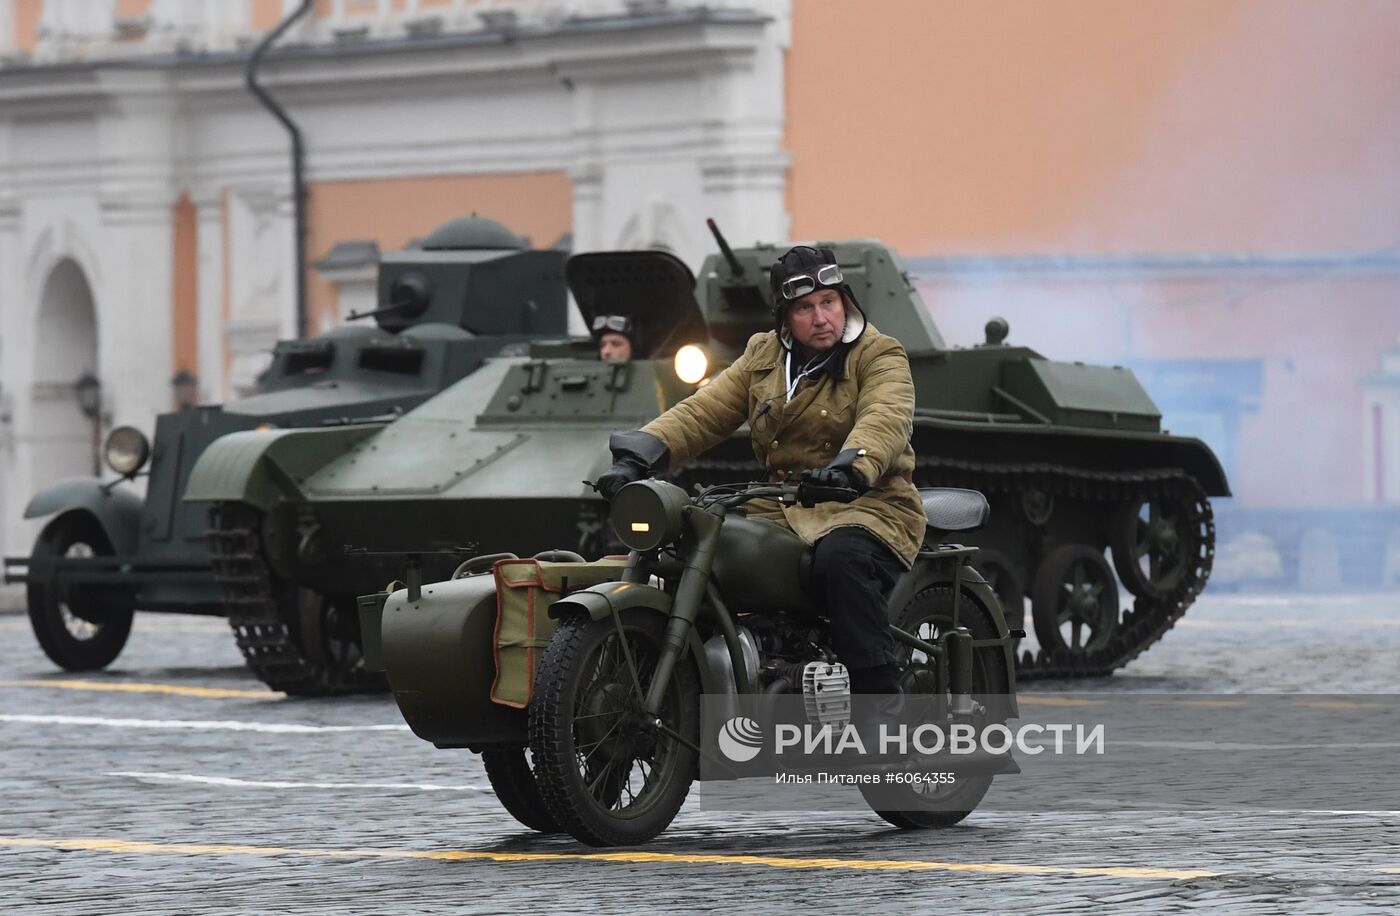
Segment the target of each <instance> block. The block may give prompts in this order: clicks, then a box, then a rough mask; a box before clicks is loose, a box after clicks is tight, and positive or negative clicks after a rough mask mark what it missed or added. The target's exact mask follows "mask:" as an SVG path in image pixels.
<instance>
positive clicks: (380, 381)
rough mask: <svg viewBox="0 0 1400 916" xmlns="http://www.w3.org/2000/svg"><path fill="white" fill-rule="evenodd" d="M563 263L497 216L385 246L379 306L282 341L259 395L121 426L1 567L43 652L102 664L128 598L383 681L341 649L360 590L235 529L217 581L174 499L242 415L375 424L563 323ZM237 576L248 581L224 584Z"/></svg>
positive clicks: (294, 664) (249, 421) (251, 658)
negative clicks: (19, 586)
mask: <svg viewBox="0 0 1400 916" xmlns="http://www.w3.org/2000/svg"><path fill="white" fill-rule="evenodd" d="M565 260H566V255H565V253H563V252H560V251H537V250H530V249H529V248H528V247H527V245H526V243H525V242H524V241H523V240H521V239H519V238H518V237H517V236H515V235H514V234H513V233H511V232H510V231H509V230H508V229H506V228H505V227H504V226H502V225H501V224H500V223H497V222H495V221H494V220H489V219H484V218H481V217H475V216H473V217H468V218H464V219H460V220H454V221H452V222H449V223H446V224H444V225H443V226H441V227H439V228H438V229H437V230H436V231H434V232H433V233H432V234H430V235H429V236H428V237H427V238H426V239H424V241H423V243H422V245H421V247H419V248H414V249H410V250H406V251H399V252H388V253H386V254H385V255H384V256H383V257H382V259H381V263H380V266H379V277H378V286H379V294H378V301H379V305H380V307H379V308H378V309H376V310H375V311H374V312H372V313H370V314H367V315H364V316H358V317H360V318H365V319H370V318H372V319H373V320H372V321H364V322H361V323H358V324H347V325H344V326H341V327H338V328H335V329H333V330H331V331H329V332H327V333H325V334H323V335H321V336H319V337H316V338H313V339H306V340H285V341H281V342H280V343H278V344H277V345H276V347H275V349H274V350H273V353H272V361H271V365H270V366H269V368H268V369H267V370H266V371H265V372H264V373H262V375H261V376H260V377H259V378H258V380H257V385H256V391H255V393H253V394H251V395H250V396H248V397H244V398H241V399H239V400H235V401H232V402H229V403H227V404H223V405H219V406H199V407H192V408H189V409H186V410H181V411H177V412H174V413H168V414H164V415H162V416H160V417H159V418H158V419H157V421H156V428H155V435H154V444H153V445H152V444H151V443H150V442H149V441H148V440H147V439H146V437H145V435H144V434H143V433H142V432H140V431H139V430H137V429H135V428H132V427H122V428H120V429H117V430H114V431H113V433H112V434H111V436H110V437H109V438H108V441H107V444H106V446H105V454H106V458H107V463H108V465H109V466H110V467H111V469H112V470H113V472H115V473H116V474H117V475H118V477H117V479H116V480H112V481H108V482H105V483H104V482H103V481H101V480H99V479H97V478H95V477H93V478H74V479H69V480H64V481H61V482H59V483H57V484H54V485H53V486H51V487H49V488H47V489H45V490H43V491H41V492H40V493H38V494H37V495H36V496H35V497H34V498H33V499H32V500H31V501H30V503H29V505H28V507H27V508H26V509H25V513H24V514H25V517H26V518H44V517H48V516H52V520H51V521H49V522H48V523H47V524H46V525H45V526H44V528H43V530H42V531H41V533H40V534H39V537H38V539H37V540H36V542H35V545H34V550H33V552H32V554H31V555H30V556H28V557H11V558H6V560H5V579H6V581H7V582H23V583H25V584H26V586H27V589H28V603H29V617H30V620H31V622H32V624H33V628H34V632H35V635H36V636H37V637H38V640H39V644H40V645H41V646H42V647H43V649H44V651H45V653H47V654H48V656H49V658H50V659H52V660H53V662H54V663H55V664H57V665H59V666H60V667H63V668H66V669H68V670H74V671H81V670H92V669H97V668H102V667H105V666H106V665H108V664H110V663H111V662H112V661H113V660H114V659H116V657H117V655H118V654H119V653H120V652H121V650H122V648H123V646H124V645H125V643H126V640H127V636H128V633H129V631H130V628H131V622H132V614H133V612H134V611H135V610H138V609H139V610H146V611H167V612H177V613H192V614H215V615H225V616H227V617H228V618H229V622H230V624H231V625H232V627H233V630H234V634H235V635H236V637H237V639H238V644H239V647H240V649H242V651H243V653H244V656H245V657H246V658H247V660H248V662H249V664H250V665H252V666H253V668H254V670H257V671H258V672H259V674H260V676H262V677H263V678H264V680H266V681H268V682H269V683H270V684H272V685H273V686H274V687H277V688H278V689H282V690H287V691H289V692H292V693H326V692H336V691H342V690H350V689H365V688H375V687H378V685H379V683H380V680H379V679H378V678H376V677H371V676H359V675H357V674H356V673H355V672H353V670H352V669H351V668H349V667H347V664H346V663H345V662H344V661H343V660H338V659H339V657H340V655H341V654H342V653H344V652H346V651H353V649H354V647H355V645H356V644H357V641H358V638H359V637H358V629H357V622H356V618H355V613H354V607H353V605H351V606H350V607H348V608H347V607H345V606H343V605H341V604H339V603H338V602H337V595H336V593H335V592H334V591H330V592H327V591H316V590H315V589H309V588H305V587H301V586H300V585H297V584H293V583H288V582H275V583H274V582H270V581H269V580H267V579H266V577H265V576H264V575H263V573H262V570H263V568H264V567H263V564H262V562H261V560H260V559H259V558H258V557H257V556H254V555H250V554H246V553H243V552H240V551H239V549H238V546H237V545H231V544H228V543H227V541H224V542H221V546H222V547H224V549H223V550H222V551H220V552H219V555H218V559H219V565H218V567H217V571H218V572H219V574H220V576H221V577H222V578H221V579H220V580H216V578H215V572H216V567H215V563H214V560H213V559H211V557H210V551H209V541H208V531H209V513H208V509H207V507H205V506H196V505H192V504H189V503H183V502H181V500H180V496H181V494H182V493H183V492H184V489H185V484H186V482H187V480H188V478H189V474H190V469H191V467H193V465H194V464H195V462H196V460H197V459H198V458H199V457H200V456H201V455H202V454H203V453H204V452H205V450H206V449H207V448H208V447H209V446H210V445H211V444H212V443H215V442H217V441H218V440H219V439H220V438H221V437H223V436H226V435H228V434H231V433H237V432H239V431H243V430H251V429H256V428H266V429H278V430H286V429H291V428H314V429H318V430H325V429H339V428H351V429H355V430H357V431H367V430H373V429H377V428H380V427H382V426H384V425H385V424H386V423H388V422H390V421H391V420H393V419H395V418H397V417H399V416H401V415H403V414H404V413H405V412H406V411H408V410H410V409H411V408H413V407H415V406H417V405H418V404H420V403H422V402H423V401H425V400H427V399H428V398H429V397H431V396H432V395H433V394H436V393H437V392H438V391H441V390H442V389H443V388H445V387H447V386H449V385H451V384H452V383H454V382H457V381H458V380H459V379H462V378H464V377H465V376H468V375H470V374H471V373H472V372H473V371H475V370H476V369H477V368H478V367H479V366H480V365H481V364H482V361H483V360H484V359H486V358H487V357H490V356H494V355H496V354H498V353H500V352H501V351H502V350H503V349H505V348H509V347H523V346H524V345H525V344H526V342H527V341H529V340H532V339H535V338H538V337H540V336H542V335H556V336H558V335H562V334H564V333H565V329H566V326H567V322H566V308H567V295H566V289H565V285H564V276H563V269H564V263H565ZM319 441H322V442H324V443H326V446H327V447H329V448H330V450H329V451H324V450H323V451H319V452H317V456H318V458H319V459H320V460H323V461H329V460H332V459H333V458H335V457H336V452H335V451H334V449H335V448H336V447H337V446H336V445H335V442H336V441H337V440H336V439H335V437H330V438H327V439H323V440H319ZM148 461H149V465H150V467H149V470H148V471H147V470H146V465H147V463H148ZM138 476H146V477H147V478H148V479H147V486H146V494H145V497H144V499H143V498H142V497H141V496H138V495H137V494H136V493H135V492H133V490H132V488H131V487H130V481H131V480H133V479H135V478H136V477H138ZM288 536H290V537H294V538H296V537H300V536H301V535H300V534H298V531H297V529H296V528H293V529H292V530H291V531H290V532H289V533H288ZM235 580H237V581H241V582H243V583H244V590H243V591H242V593H241V594H240V595H239V596H238V597H237V598H230V594H229V593H228V591H227V590H226V589H227V588H228V583H229V582H230V581H235Z"/></svg>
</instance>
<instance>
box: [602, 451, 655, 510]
mask: <svg viewBox="0 0 1400 916" xmlns="http://www.w3.org/2000/svg"><path fill="white" fill-rule="evenodd" d="M646 476H647V469H646V465H644V464H642V462H640V461H638V460H637V459H636V458H633V457H632V456H630V455H628V456H627V457H625V458H623V459H622V460H621V461H618V462H615V463H614V464H613V466H612V467H610V468H608V469H607V470H606V471H604V472H603V473H601V474H599V475H598V479H597V480H596V481H594V483H593V486H594V487H595V488H596V489H597V490H598V492H599V493H601V494H602V496H603V498H604V499H606V500H607V501H608V502H612V501H613V497H614V496H616V495H617V491H618V490H621V489H622V488H623V487H625V486H627V485H628V484H629V483H635V482H636V481H638V480H641V479H643V478H644V477H646Z"/></svg>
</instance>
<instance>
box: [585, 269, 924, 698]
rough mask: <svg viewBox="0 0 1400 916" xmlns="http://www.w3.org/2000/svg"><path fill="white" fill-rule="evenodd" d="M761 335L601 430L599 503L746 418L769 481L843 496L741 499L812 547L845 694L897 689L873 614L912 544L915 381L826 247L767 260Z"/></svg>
mask: <svg viewBox="0 0 1400 916" xmlns="http://www.w3.org/2000/svg"><path fill="white" fill-rule="evenodd" d="M770 283H771V285H772V289H773V302H774V308H773V319H774V321H773V330H771V331H765V332H763V333H760V334H755V335H754V336H753V337H751V338H750V339H749V343H748V346H747V347H746V348H745V350H744V353H743V355H742V356H740V357H739V358H738V359H737V360H736V361H735V362H734V363H733V364H732V365H731V366H729V368H727V369H725V370H724V371H723V372H721V373H720V374H719V375H717V376H716V377H715V378H714V380H713V381H711V382H710V383H709V384H708V385H706V386H705V387H703V388H701V389H699V390H698V391H696V392H695V393H694V394H692V395H691V396H690V397H688V398H686V399H685V400H683V401H681V402H680V403H678V404H677V405H676V406H674V407H672V408H671V409H670V410H668V411H666V412H665V413H664V414H662V415H661V416H660V417H658V418H657V419H655V420H653V421H652V422H651V423H649V424H647V425H646V426H645V427H643V428H642V429H640V430H636V431H632V432H618V433H613V435H612V438H611V439H610V440H609V443H608V445H609V447H610V448H611V449H612V453H613V460H614V462H615V463H614V464H613V466H612V467H611V468H609V469H608V471H607V472H605V473H604V474H602V475H601V476H600V477H599V478H598V482H597V486H598V490H599V492H600V493H602V494H603V496H605V497H606V498H607V499H609V500H611V499H612V498H613V496H614V495H615V494H616V493H617V491H618V490H620V489H622V487H623V486H625V485H626V484H628V483H631V482H633V481H635V480H640V479H642V478H643V477H646V476H648V475H649V474H655V473H658V472H660V471H663V470H665V469H666V468H667V467H668V466H672V465H681V464H683V463H685V462H687V461H690V460H691V459H692V458H694V457H695V456H697V455H699V454H700V453H702V452H704V451H705V450H706V449H708V448H710V447H712V446H714V445H717V444H718V443H720V442H721V441H723V440H724V439H726V438H727V437H728V436H729V435H730V434H731V433H732V432H733V431H734V430H736V429H738V428H739V427H740V426H741V425H742V424H743V423H744V422H745V421H748V423H749V426H750V429H751V434H752V439H753V449H754V454H755V456H757V458H758V460H759V462H760V463H762V464H763V465H764V466H765V468H766V469H767V471H768V473H769V474H770V476H771V479H772V480H773V481H774V482H782V481H793V480H796V479H800V480H803V481H810V482H812V483H815V484H817V485H820V486H827V487H848V488H850V489H853V490H856V491H857V492H858V493H859V494H860V496H859V497H858V498H857V499H856V500H855V501H853V502H850V503H834V502H825V503H819V504H818V505H816V506H813V507H811V508H804V507H801V506H780V505H778V504H777V503H776V502H774V501H756V502H753V503H750V504H749V510H750V511H749V514H750V515H751V516H753V517H758V518H769V519H772V520H773V521H776V522H778V523H780V524H782V525H784V526H785V527H787V528H789V529H790V530H792V531H793V532H794V533H796V534H797V535H798V536H799V537H800V538H802V540H803V541H805V542H806V543H808V544H810V545H814V546H815V548H816V549H815V552H814V553H815V555H814V562H813V564H812V574H813V583H812V584H813V586H814V590H815V593H816V595H819V596H822V598H823V599H824V600H825V601H826V603H827V607H826V610H827V613H828V615H829V616H830V618H831V635H832V640H833V648H834V649H835V650H836V652H837V654H838V656H839V658H840V660H841V662H842V663H843V664H844V665H845V666H846V668H847V669H848V670H849V671H850V674H851V692H852V693H856V694H881V693H891V694H892V693H899V692H900V691H899V686H898V682H899V669H898V668H897V666H896V660H895V649H894V641H893V639H892V638H891V637H890V634H889V629H888V620H887V619H886V614H885V601H886V597H887V595H888V593H889V590H890V589H891V588H892V587H893V585H894V583H895V580H896V579H897V578H898V577H899V575H900V574H901V572H902V571H903V570H905V569H908V568H909V566H910V564H911V563H912V562H913V560H914V556H915V554H916V553H917V552H918V549H919V544H920V543H921V541H922V539H923V532H924V526H925V516H924V509H923V503H922V501H921V500H920V498H919V495H918V491H917V490H915V488H914V485H913V482H912V481H913V470H914V450H913V448H912V447H911V446H910V444H909V438H910V435H911V434H912V433H913V422H914V385H913V381H912V379H911V378H910V374H909V359H908V357H907V356H906V355H905V352H904V347H903V346H902V345H901V344H900V343H899V341H897V340H895V339H894V338H893V337H888V336H886V335H884V334H881V333H880V332H879V331H878V330H876V329H875V327H874V326H873V325H871V324H870V323H868V322H867V321H866V320H865V314H864V313H863V312H862V311H861V309H860V304H859V303H858V302H857V301H856V297H855V294H854V293H853V292H852V290H851V287H850V285H849V284H847V283H846V282H845V280H844V278H843V277H842V275H841V268H840V267H839V266H838V265H837V263H836V256H835V254H834V253H833V252H832V251H831V250H830V249H828V248H821V249H817V248H810V247H807V246H805V245H799V246H797V247H795V248H793V249H791V250H789V251H788V252H787V253H786V254H784V255H783V256H782V257H781V258H779V259H778V260H777V262H776V263H774V265H773V267H772V269H771V271H770Z"/></svg>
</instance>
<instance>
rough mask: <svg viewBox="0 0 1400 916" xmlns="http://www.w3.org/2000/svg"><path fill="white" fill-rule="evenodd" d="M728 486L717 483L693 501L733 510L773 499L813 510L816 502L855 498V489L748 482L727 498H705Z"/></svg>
mask: <svg viewBox="0 0 1400 916" xmlns="http://www.w3.org/2000/svg"><path fill="white" fill-rule="evenodd" d="M730 486H733V485H730V484H720V485H718V486H715V487H710V488H708V489H706V490H705V491H704V492H702V493H701V494H700V495H699V496H697V497H696V502H698V503H702V504H706V503H714V504H718V505H721V506H724V507H725V508H726V509H732V508H734V507H735V506H741V505H743V504H744V503H746V502H749V501H751V500H755V499H776V500H777V501H778V502H780V503H783V504H784V505H789V506H790V505H793V504H796V505H800V506H803V507H805V508H808V509H810V508H812V507H813V506H815V505H817V504H818V503H849V502H852V501H854V500H855V499H856V498H857V497H858V496H860V494H859V493H857V492H856V491H855V490H852V489H850V488H848V487H820V486H817V485H815V484H810V483H796V484H790V483H751V484H740V485H739V486H741V487H742V489H740V490H738V492H735V493H730V494H727V495H719V494H715V496H714V498H712V499H707V498H706V497H708V496H710V495H711V494H712V493H713V491H715V490H717V489H721V488H723V489H728V488H729V487H730Z"/></svg>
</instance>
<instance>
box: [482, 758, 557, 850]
mask: <svg viewBox="0 0 1400 916" xmlns="http://www.w3.org/2000/svg"><path fill="white" fill-rule="evenodd" d="M481 762H482V764H483V765H485V767H486V778H487V779H488V780H490V781H491V788H492V789H493V790H495V792H496V799H497V800H498V801H499V802H500V803H501V807H503V808H505V809H506V811H508V812H510V816H511V817H513V818H515V819H516V820H517V821H519V822H520V823H522V824H524V825H525V826H526V827H529V828H530V829H531V830H538V831H539V832H540V833H558V832H559V822H558V821H556V820H555V819H554V815H552V814H550V813H549V807H548V806H547V805H546V804H545V803H544V799H543V798H541V797H540V790H539V786H537V785H536V784H535V771H534V768H533V767H531V766H530V759H529V757H527V756H526V749H525V748H523V747H492V748H487V749H486V750H484V751H482V752H481Z"/></svg>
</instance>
